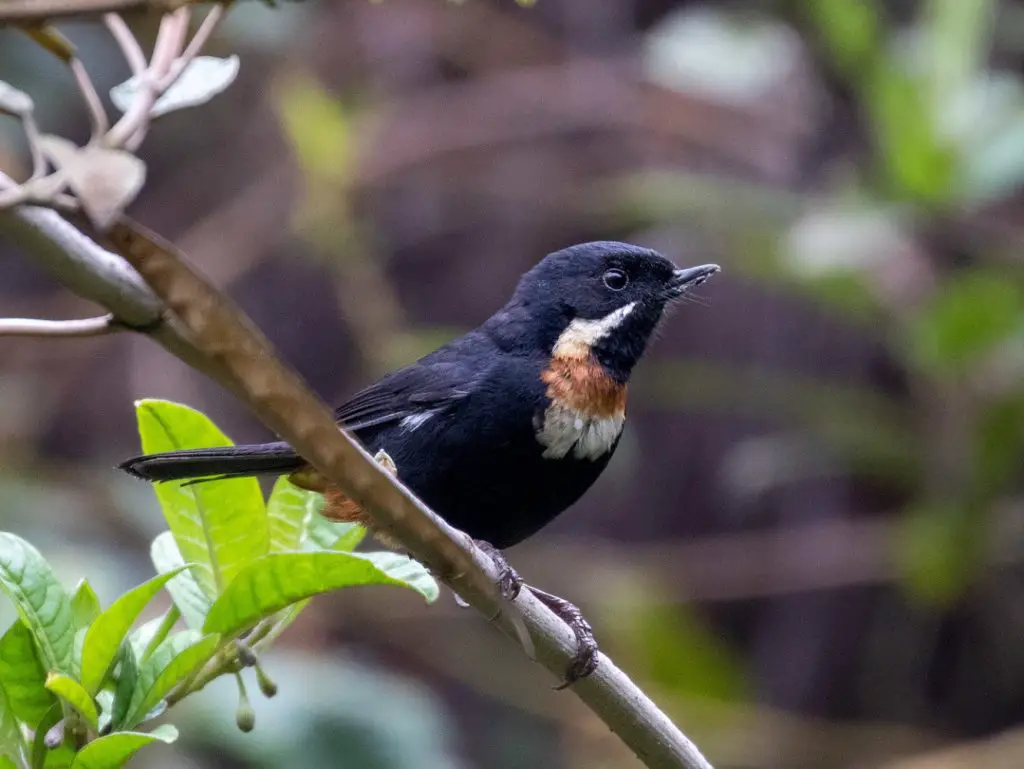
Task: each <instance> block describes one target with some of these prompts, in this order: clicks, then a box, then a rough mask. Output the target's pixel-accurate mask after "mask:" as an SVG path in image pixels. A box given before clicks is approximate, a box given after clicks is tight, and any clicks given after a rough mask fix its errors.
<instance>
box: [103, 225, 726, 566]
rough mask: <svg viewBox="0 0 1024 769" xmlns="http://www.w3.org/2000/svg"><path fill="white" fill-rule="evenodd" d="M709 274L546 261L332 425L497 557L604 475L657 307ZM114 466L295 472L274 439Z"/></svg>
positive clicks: (652, 259)
mask: <svg viewBox="0 0 1024 769" xmlns="http://www.w3.org/2000/svg"><path fill="white" fill-rule="evenodd" d="M717 269H718V268H717V266H715V265H704V266H701V267H696V268H691V269H688V270H677V269H676V268H675V266H674V265H672V263H671V262H669V261H668V260H667V259H665V258H664V257H663V256H661V255H660V254H658V253H657V252H654V251H651V250H649V249H644V248H639V247H637V246H632V245H628V244H625V243H615V242H597V243H585V244H582V245H578V246H573V247H571V248H567V249H564V250H562V251H558V252H555V253H553V254H550V255H548V256H547V257H546V258H545V259H544V260H542V261H541V262H540V263H539V264H537V265H536V266H535V267H534V268H533V269H532V270H530V271H529V272H528V273H526V274H525V275H524V276H523V278H522V279H521V281H520V282H519V285H518V286H517V288H516V291H515V293H514V294H513V296H512V298H511V300H510V301H509V303H508V304H507V305H506V306H505V307H503V308H502V309H501V310H499V311H498V312H497V313H496V314H495V315H494V316H492V317H491V318H490V319H489V320H487V321H486V322H485V323H484V324H483V325H481V326H480V327H478V328H476V329H474V330H473V331H470V332H469V333H467V334H465V335H464V336H462V337H460V338H458V339H456V340H454V341H452V342H450V343H448V344H446V345H444V346H443V347H441V348H439V349H437V350H435V351H434V352H432V353H430V354H428V355H426V356H424V357H423V358H421V359H420V360H418V361H416V362H415V363H413V364H411V365H409V366H407V367H405V368H403V369H400V370H398V371H395V372H393V373H391V374H388V375H387V376H385V377H383V378H382V379H380V380H379V381H378V382H376V383H374V384H373V385H371V386H369V387H367V388H366V389H364V390H362V391H361V392H359V393H357V394H356V395H354V396H353V397H352V398H351V399H350V400H349V401H348V402H346V403H345V404H343V405H342V406H341V407H340V408H338V409H337V411H336V416H337V419H338V421H339V423H340V424H342V425H343V426H344V427H345V428H346V429H347V430H349V431H350V432H351V433H352V434H354V435H355V436H356V437H357V438H358V440H359V441H360V442H361V443H362V444H363V445H364V446H365V448H366V449H367V450H368V451H369V452H370V453H376V452H377V451H378V450H381V449H383V450H384V451H385V452H386V453H387V454H388V456H390V458H391V459H392V460H393V462H394V464H395V466H396V467H397V470H398V475H399V477H400V478H401V480H402V482H403V483H404V484H405V485H406V486H408V487H409V488H410V489H411V490H412V491H413V492H415V493H416V494H417V496H419V497H420V498H421V499H423V500H424V501H425V502H426V503H427V504H428V505H429V506H430V507H431V508H432V509H434V510H435V511H436V512H437V513H438V514H440V515H441V516H443V517H444V518H445V519H446V520H448V521H449V522H450V523H451V524H452V525H454V526H455V527H457V528H459V529H462V530H464V531H466V532H467V533H468V534H470V535H471V536H472V537H474V538H475V539H479V540H485V541H487V542H489V543H491V544H492V545H494V546H495V547H497V548H505V547H508V546H510V545H514V544H516V543H517V542H519V541H521V540H523V539H524V538H526V537H528V536H530V535H532V534H534V533H535V532H536V531H538V530H539V529H540V528H542V527H543V526H544V525H545V524H547V523H548V522H549V521H551V520H552V519H553V518H554V517H555V516H556V515H558V514H559V513H560V512H562V511H563V510H564V509H565V508H567V507H568V506H569V505H571V504H572V503H573V502H575V501H576V500H577V499H578V498H579V497H580V496H581V495H582V494H583V493H584V492H585V491H586V490H587V488H589V487H590V485H591V484H592V483H593V482H594V481H595V480H596V479H597V477H598V476H599V475H600V474H601V472H602V471H603V470H604V468H605V466H606V465H607V464H608V460H609V459H610V458H611V456H612V453H613V452H614V450H615V447H616V446H617V445H618V441H619V437H620V431H621V424H622V420H623V419H624V406H625V383H626V381H627V380H628V379H629V375H630V373H631V371H632V369H633V367H634V365H635V364H636V363H637V361H638V360H639V359H640V356H641V355H642V354H643V352H644V349H645V347H646V345H647V342H648V340H649V338H650V336H651V334H652V332H653V331H654V329H655V327H656V326H657V324H658V323H659V321H660V320H661V318H662V314H663V310H664V308H665V305H666V304H667V303H668V302H669V301H671V300H672V299H674V298H676V297H678V296H680V295H681V294H682V293H684V291H685V290H686V289H687V288H689V287H690V286H693V285H697V284H699V283H701V282H703V281H704V280H706V279H707V278H708V277H709V276H710V275H712V274H713V273H714V272H716V271H717ZM620 316H621V317H620ZM602 324H604V325H602ZM556 364H558V365H556ZM556 370H557V372H558V373H553V372H555V371H556ZM545 372H547V373H545ZM574 388H575V389H574ZM563 401H564V402H563ZM121 467H122V468H123V469H124V470H126V471H128V472H129V473H131V474H133V475H135V476H137V477H140V478H145V479H147V480H151V481H168V480H179V479H194V478H202V477H208V476H210V477H225V476H239V475H261V474H286V473H294V472H296V471H300V470H301V469H302V468H303V467H304V462H303V460H302V459H301V458H300V457H298V456H297V455H296V454H295V453H294V451H292V449H291V448H290V447H289V446H288V444H286V443H282V442H276V443H268V444H261V445H253V446H235V447H229V448H217V449H198V450H188V451H179V452H170V453H166V454H157V455H150V456H142V457H135V458H133V459H129V460H127V461H126V462H124V463H122V464H121ZM328 514H329V511H328Z"/></svg>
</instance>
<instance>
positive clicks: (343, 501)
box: [321, 486, 370, 528]
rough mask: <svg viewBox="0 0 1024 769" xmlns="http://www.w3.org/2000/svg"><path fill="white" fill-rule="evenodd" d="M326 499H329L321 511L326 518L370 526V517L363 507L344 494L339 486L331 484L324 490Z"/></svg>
mask: <svg viewBox="0 0 1024 769" xmlns="http://www.w3.org/2000/svg"><path fill="white" fill-rule="evenodd" d="M324 499H325V500H326V501H327V504H326V505H324V509H323V512H322V513H321V514H322V515H323V517H324V518H327V519H328V520H330V521H341V522H343V523H358V524H360V525H361V526H366V527H367V528H370V517H369V516H368V515H367V514H366V513H365V512H363V508H361V507H360V506H359V505H358V504H357V503H355V502H353V501H352V500H351V499H349V498H348V497H346V496H345V495H344V494H342V493H341V491H339V490H338V487H337V486H329V487H328V488H327V491H325V492H324Z"/></svg>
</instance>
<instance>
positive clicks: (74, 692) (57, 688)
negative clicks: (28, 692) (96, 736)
mask: <svg viewBox="0 0 1024 769" xmlns="http://www.w3.org/2000/svg"><path fill="white" fill-rule="evenodd" d="M46 688H47V689H49V690H50V691H51V692H53V693H54V694H56V695H57V696H58V697H60V698H61V699H62V700H64V701H65V702H67V703H68V704H69V705H71V707H73V708H74V709H75V710H77V711H78V712H79V713H81V714H82V716H84V717H85V720H86V721H88V722H89V726H91V727H92V728H93V729H95V728H96V727H97V723H98V722H99V718H100V714H99V711H98V710H97V709H96V703H95V702H93V699H92V696H91V695H90V694H89V692H87V691H86V690H85V687H83V686H82V685H81V684H80V683H78V681H76V680H75V679H73V678H68V677H67V676H66V675H64V674H63V673H50V675H48V676H47V677H46Z"/></svg>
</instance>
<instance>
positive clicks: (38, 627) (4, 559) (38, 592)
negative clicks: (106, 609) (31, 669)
mask: <svg viewBox="0 0 1024 769" xmlns="http://www.w3.org/2000/svg"><path fill="white" fill-rule="evenodd" d="M0 589H3V591H4V592H5V593H7V594H8V595H9V596H10V597H11V600H12V601H14V604H15V606H17V608H18V614H19V616H20V617H21V618H22V619H23V620H24V622H25V624H26V625H27V626H28V629H29V630H30V631H32V636H33V637H34V638H35V639H36V644H37V645H38V647H39V654H40V658H41V659H42V661H43V665H44V667H45V668H46V669H47V670H57V671H61V672H64V671H68V670H70V668H71V652H72V646H73V644H74V640H75V622H74V611H73V610H72V608H71V600H70V599H69V598H68V594H67V593H66V592H64V587H63V586H62V585H61V584H60V582H59V581H58V580H57V576H56V575H55V574H54V573H53V569H51V568H50V564H48V563H47V562H46V560H45V559H44V558H43V556H42V555H40V554H39V551H38V550H36V549H35V548H34V547H32V545H30V544H29V543H28V542H26V541H25V540H23V539H21V538H20V537H17V536H15V535H14V534H10V533H8V532H0Z"/></svg>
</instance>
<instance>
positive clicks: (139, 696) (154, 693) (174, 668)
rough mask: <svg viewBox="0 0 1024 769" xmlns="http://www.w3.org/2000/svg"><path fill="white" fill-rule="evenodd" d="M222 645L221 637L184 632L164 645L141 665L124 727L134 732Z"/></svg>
mask: <svg viewBox="0 0 1024 769" xmlns="http://www.w3.org/2000/svg"><path fill="white" fill-rule="evenodd" d="M219 642H220V637H219V636H217V635H206V636H204V635H202V634H200V633H199V632H198V631H196V630H183V631H181V632H180V633H175V634H174V635H172V636H170V637H169V638H168V639H167V640H166V641H164V642H163V643H162V644H160V645H159V646H158V647H157V648H156V649H155V650H154V651H153V654H152V655H151V656H150V657H149V659H147V660H146V661H145V662H143V663H141V664H140V665H139V677H138V680H137V681H136V684H135V691H134V693H133V694H132V703H131V706H130V707H129V709H128V714H127V715H126V716H125V717H124V720H123V723H122V726H124V727H126V728H129V729H130V728H132V727H133V726H136V725H137V724H139V723H140V722H141V721H142V720H143V719H144V718H145V717H146V715H147V714H148V713H149V712H150V711H151V710H153V708H155V707H156V706H157V705H159V704H160V701H161V700H163V698H164V697H166V696H167V695H168V694H169V693H170V691H171V690H172V689H173V688H174V687H175V686H176V685H177V684H178V683H179V682H181V681H183V680H184V679H185V678H186V677H187V676H188V675H189V674H190V673H192V672H193V671H194V670H195V669H196V668H198V667H199V666H200V665H203V664H204V663H205V662H206V661H207V660H208V659H210V657H212V656H213V654H214V652H215V651H216V650H217V645H218V643H219Z"/></svg>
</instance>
